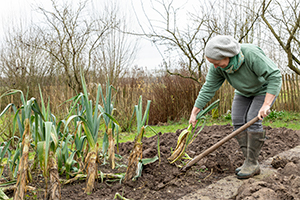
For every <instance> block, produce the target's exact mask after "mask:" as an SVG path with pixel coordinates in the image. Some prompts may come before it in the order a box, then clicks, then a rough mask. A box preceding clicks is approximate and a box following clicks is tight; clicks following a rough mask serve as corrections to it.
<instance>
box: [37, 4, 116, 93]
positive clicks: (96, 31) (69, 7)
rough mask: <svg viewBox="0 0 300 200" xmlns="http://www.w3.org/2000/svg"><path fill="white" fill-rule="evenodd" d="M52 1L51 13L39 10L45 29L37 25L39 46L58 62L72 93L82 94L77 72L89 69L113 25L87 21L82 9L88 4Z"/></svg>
mask: <svg viewBox="0 0 300 200" xmlns="http://www.w3.org/2000/svg"><path fill="white" fill-rule="evenodd" d="M51 1H52V6H53V11H49V10H45V9H44V8H41V7H39V10H40V11H41V12H42V13H43V15H44V17H45V19H46V21H45V23H46V26H39V28H40V35H41V36H42V37H43V42H42V43H41V44H40V45H39V46H38V48H39V49H43V50H44V51H46V52H48V53H49V54H50V55H51V56H52V57H53V58H55V60H56V61H57V62H58V63H59V66H60V71H62V73H63V74H64V75H65V78H66V83H67V84H68V86H69V87H71V88H72V89H73V90H74V91H77V92H78V91H81V90H82V88H81V87H82V86H81V80H80V69H82V70H83V72H84V73H86V72H87V71H88V70H89V68H90V67H91V63H92V56H93V53H94V51H95V50H96V49H97V47H98V46H99V45H101V42H103V40H104V38H105V34H106V33H107V32H108V30H109V29H110V28H111V27H112V26H113V23H114V22H112V21H106V20H103V19H105V18H100V19H91V18H90V19H87V18H88V15H85V14H86V13H85V11H86V10H85V8H86V5H87V2H88V1H84V2H79V4H78V7H76V8H74V4H71V3H68V2H65V1H64V2H63V3H62V4H61V5H59V4H58V3H57V2H56V1H55V0H51Z"/></svg>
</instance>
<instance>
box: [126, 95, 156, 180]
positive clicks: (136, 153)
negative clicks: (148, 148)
mask: <svg viewBox="0 0 300 200" xmlns="http://www.w3.org/2000/svg"><path fill="white" fill-rule="evenodd" d="M150 103H151V101H150V100H148V101H147V106H146V109H145V112H144V115H143V109H142V108H143V107H142V96H140V98H139V101H138V104H137V105H135V107H134V110H133V115H132V116H134V114H136V125H137V133H138V134H137V136H136V138H135V142H134V147H133V150H132V151H131V153H130V155H129V158H128V166H127V169H126V174H125V178H124V181H125V182H127V181H129V180H135V179H136V178H138V177H139V176H141V172H142V168H143V165H146V164H148V163H152V162H155V161H156V160H157V159H158V158H157V156H156V157H154V158H151V159H142V155H143V143H142V139H143V137H144V134H145V129H146V126H147V124H148V119H149V110H150Z"/></svg>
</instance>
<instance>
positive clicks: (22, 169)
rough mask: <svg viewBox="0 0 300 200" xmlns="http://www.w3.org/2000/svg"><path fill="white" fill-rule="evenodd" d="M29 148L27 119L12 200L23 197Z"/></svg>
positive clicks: (27, 120)
mask: <svg viewBox="0 0 300 200" xmlns="http://www.w3.org/2000/svg"><path fill="white" fill-rule="evenodd" d="M29 146H30V126H29V119H25V130H24V133H23V137H22V157H21V159H20V164H19V170H18V177H17V183H16V191H15V194H14V200H21V199H24V197H25V190H26V184H27V178H28V177H27V170H28V154H29Z"/></svg>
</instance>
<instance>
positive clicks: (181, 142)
mask: <svg viewBox="0 0 300 200" xmlns="http://www.w3.org/2000/svg"><path fill="white" fill-rule="evenodd" d="M219 102H220V100H219V99H218V100H216V101H214V102H213V103H212V104H210V105H209V106H208V107H206V108H205V109H204V110H201V111H200V112H199V113H198V114H197V118H196V119H197V120H198V121H197V123H196V125H195V127H194V129H193V126H192V124H189V126H188V128H187V129H184V130H183V131H182V132H181V133H180V135H179V137H178V140H177V145H176V148H175V150H174V151H173V153H172V155H171V156H170V157H169V158H168V160H169V162H170V163H171V164H172V163H174V162H176V161H177V160H179V159H180V158H181V157H182V156H183V155H186V156H187V157H188V158H189V156H188V155H187V154H186V152H185V151H186V149H187V147H188V145H189V144H191V143H192V142H193V140H194V139H195V138H196V137H197V136H198V134H199V133H200V132H201V131H202V129H203V128H204V126H205V124H206V117H205V115H206V114H207V113H208V112H209V111H211V110H213V109H214V108H216V107H217V106H218V105H219ZM200 122H203V124H202V127H201V128H200V129H199V131H198V132H197V133H196V134H195V132H196V128H197V127H198V125H199V123H200Z"/></svg>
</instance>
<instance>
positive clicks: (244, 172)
mask: <svg viewBox="0 0 300 200" xmlns="http://www.w3.org/2000/svg"><path fill="white" fill-rule="evenodd" d="M247 133H248V148H247V158H246V160H245V162H244V165H243V167H242V168H241V170H240V171H239V172H238V173H237V177H238V178H239V179H246V178H251V177H253V176H255V175H258V174H260V167H259V164H258V156H259V153H260V150H261V147H262V146H263V144H264V142H265V132H249V131H248V132H247Z"/></svg>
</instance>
